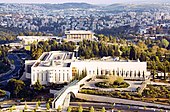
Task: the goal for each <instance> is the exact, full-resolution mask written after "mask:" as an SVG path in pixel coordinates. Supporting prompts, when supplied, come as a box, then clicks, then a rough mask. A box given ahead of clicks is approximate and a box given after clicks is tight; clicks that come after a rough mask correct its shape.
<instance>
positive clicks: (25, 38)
mask: <svg viewBox="0 0 170 112" xmlns="http://www.w3.org/2000/svg"><path fill="white" fill-rule="evenodd" d="M17 39H19V40H20V41H21V43H22V44H23V45H29V44H32V43H34V42H36V43H37V42H40V41H48V40H51V39H59V38H58V37H55V36H18V37H17Z"/></svg>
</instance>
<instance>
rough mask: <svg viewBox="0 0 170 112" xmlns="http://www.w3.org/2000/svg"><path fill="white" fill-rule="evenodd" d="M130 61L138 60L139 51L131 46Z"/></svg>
mask: <svg viewBox="0 0 170 112" xmlns="http://www.w3.org/2000/svg"><path fill="white" fill-rule="evenodd" d="M129 59H131V60H136V59H137V51H136V49H135V47H134V46H131V48H130V57H129Z"/></svg>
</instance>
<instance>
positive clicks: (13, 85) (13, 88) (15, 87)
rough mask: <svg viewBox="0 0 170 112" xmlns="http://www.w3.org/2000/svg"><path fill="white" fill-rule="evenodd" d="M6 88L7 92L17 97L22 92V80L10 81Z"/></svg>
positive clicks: (23, 84)
mask: <svg viewBox="0 0 170 112" xmlns="http://www.w3.org/2000/svg"><path fill="white" fill-rule="evenodd" d="M7 86H8V89H9V91H10V92H11V93H12V94H13V95H15V96H16V97H18V93H19V92H20V91H21V90H23V88H24V86H25V83H24V82H23V81H22V80H16V79H11V80H10V81H9V82H8V85H7Z"/></svg>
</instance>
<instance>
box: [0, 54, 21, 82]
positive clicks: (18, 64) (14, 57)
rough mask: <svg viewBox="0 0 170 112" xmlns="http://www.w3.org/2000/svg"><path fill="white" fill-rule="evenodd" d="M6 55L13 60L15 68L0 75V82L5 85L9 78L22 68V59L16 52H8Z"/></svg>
mask: <svg viewBox="0 0 170 112" xmlns="http://www.w3.org/2000/svg"><path fill="white" fill-rule="evenodd" d="M7 57H8V59H9V60H14V65H15V69H14V70H13V72H12V73H9V74H6V75H4V76H2V77H0V81H1V82H0V84H3V85H5V84H6V83H7V82H8V80H9V79H11V78H13V77H16V76H17V75H18V72H19V71H20V70H21V68H22V61H21V60H20V59H19V58H18V56H17V55H16V54H8V56H7Z"/></svg>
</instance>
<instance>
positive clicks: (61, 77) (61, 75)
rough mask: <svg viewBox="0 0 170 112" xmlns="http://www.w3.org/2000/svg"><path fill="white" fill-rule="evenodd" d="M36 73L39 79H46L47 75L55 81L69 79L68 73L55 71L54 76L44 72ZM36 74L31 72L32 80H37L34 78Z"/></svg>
mask: <svg viewBox="0 0 170 112" xmlns="http://www.w3.org/2000/svg"><path fill="white" fill-rule="evenodd" d="M36 75H37V79H38V80H39V81H48V77H49V78H50V79H52V78H54V80H55V82H57V81H69V80H70V77H69V73H59V74H57V73H55V75H54V77H53V76H52V75H48V74H47V73H46V74H43V73H42V74H40V73H37V74H36ZM36 75H35V73H34V74H33V81H36V80H37V79H36V78H35V76H36ZM57 79H58V80H57Z"/></svg>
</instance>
